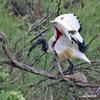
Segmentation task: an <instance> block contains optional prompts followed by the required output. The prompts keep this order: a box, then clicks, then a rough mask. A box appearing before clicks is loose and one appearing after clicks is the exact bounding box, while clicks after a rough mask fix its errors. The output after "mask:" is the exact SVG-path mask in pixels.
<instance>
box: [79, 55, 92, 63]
mask: <svg viewBox="0 0 100 100" xmlns="http://www.w3.org/2000/svg"><path fill="white" fill-rule="evenodd" d="M80 59H81V60H83V61H85V62H88V63H89V64H91V61H90V60H89V59H88V58H87V57H86V56H85V54H84V55H83V56H81V58H80Z"/></svg>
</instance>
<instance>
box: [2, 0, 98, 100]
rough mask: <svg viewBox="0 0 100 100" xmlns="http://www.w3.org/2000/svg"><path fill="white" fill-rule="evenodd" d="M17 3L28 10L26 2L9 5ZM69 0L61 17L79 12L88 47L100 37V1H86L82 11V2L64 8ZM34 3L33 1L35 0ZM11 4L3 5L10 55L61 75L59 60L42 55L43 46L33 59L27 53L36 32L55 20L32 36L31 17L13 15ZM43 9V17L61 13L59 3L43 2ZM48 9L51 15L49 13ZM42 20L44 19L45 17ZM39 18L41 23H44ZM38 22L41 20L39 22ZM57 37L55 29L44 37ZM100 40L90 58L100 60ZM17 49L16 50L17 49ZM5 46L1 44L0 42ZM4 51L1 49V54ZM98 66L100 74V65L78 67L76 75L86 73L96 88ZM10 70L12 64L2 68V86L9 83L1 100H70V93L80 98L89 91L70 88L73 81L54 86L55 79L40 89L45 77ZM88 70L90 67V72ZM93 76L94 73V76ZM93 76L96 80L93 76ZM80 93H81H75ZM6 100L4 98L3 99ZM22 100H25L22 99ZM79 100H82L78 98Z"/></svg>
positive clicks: (3, 27)
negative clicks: (29, 32)
mask: <svg viewBox="0 0 100 100" xmlns="http://www.w3.org/2000/svg"><path fill="white" fill-rule="evenodd" d="M11 1H14V2H17V4H18V5H19V6H22V5H24V7H25V9H26V10H27V11H28V10H29V9H28V8H27V5H26V0H9V2H11ZM66 1H68V0H63V1H62V3H61V6H60V7H61V8H60V9H61V10H60V14H63V13H71V12H73V13H75V15H77V16H78V18H79V20H80V23H81V27H82V30H81V32H80V34H81V35H82V37H83V38H84V40H85V42H86V44H88V43H89V41H90V40H91V39H92V38H93V37H94V36H95V35H99V34H100V18H99V17H100V13H99V12H100V2H99V0H86V2H85V7H84V8H82V7H81V5H80V2H79V3H78V4H77V5H76V6H75V7H73V8H68V9H64V3H65V2H66ZM31 2H33V0H31ZM6 3H7V0H4V2H2V3H1V4H0V30H2V31H3V32H5V33H6V36H7V39H8V48H9V51H10V53H12V55H13V57H14V58H15V56H18V57H19V59H18V60H19V61H20V62H23V63H25V64H27V65H30V64H33V65H34V66H35V67H36V68H40V69H43V70H46V71H49V70H50V69H51V68H52V67H53V68H54V70H53V71H52V74H56V73H57V72H58V68H57V64H56V61H55V57H54V56H53V55H51V54H48V55H44V56H41V57H40V55H41V54H43V51H41V47H40V46H38V47H37V48H35V49H34V50H33V51H32V53H31V55H30V57H29V58H28V57H27V52H28V49H29V47H30V45H31V44H32V43H34V42H35V41H33V42H32V43H31V44H30V43H29V41H30V40H31V39H32V38H33V37H34V36H35V33H36V32H38V33H40V32H41V30H43V29H45V28H46V27H49V20H53V19H54V16H53V17H50V18H49V19H48V21H46V23H44V24H43V25H41V26H40V27H39V28H37V29H34V31H32V32H31V33H33V34H28V35H27V32H28V27H29V26H30V25H31V24H32V23H30V20H29V17H27V15H26V16H24V17H21V18H20V17H19V16H13V15H12V13H11V12H10V13H9V9H5V5H6ZM41 7H42V9H44V14H43V17H46V16H47V13H48V12H49V13H50V15H51V14H52V12H54V9H55V12H57V3H56V0H48V1H47V0H41ZM47 8H49V10H48V9H47ZM46 10H47V12H46ZM41 19H42V18H41ZM41 19H38V20H41ZM38 20H37V21H38ZM37 30H39V31H37ZM52 35H53V31H52V29H50V30H49V31H48V32H46V34H45V35H44V36H43V37H45V38H46V39H47V41H48V40H49V39H50V37H51V36H52ZM21 36H24V38H23V39H22V40H21V41H19V42H18V45H16V46H15V45H14V43H15V42H16V41H17V40H18V39H19V38H20V37H21ZM99 41H100V37H99V36H98V38H96V39H95V40H94V41H92V43H91V44H90V45H89V47H88V50H87V52H86V55H87V57H88V58H89V59H91V60H93V61H94V60H95V61H100V42H99ZM25 44H27V46H25V47H24V48H23V49H22V51H21V52H19V53H18V54H17V55H16V52H17V51H18V50H20V49H21V48H22V47H23V45H25ZM14 46H15V47H16V48H15V47H14ZM0 47H1V43H0ZM1 52H3V51H2V49H1V48H0V53H1ZM2 55H3V54H1V56H0V61H2V60H4V59H5V57H3V56H2ZM73 63H74V65H77V64H80V63H81V61H73ZM66 65H67V62H64V63H63V66H64V68H66V67H67V66H66ZM95 66H97V68H98V71H99V72H100V69H99V67H100V65H96V64H93V65H88V64H83V65H80V66H78V67H76V69H79V70H76V71H75V72H77V71H82V72H83V73H84V74H85V75H86V76H87V79H88V80H89V82H90V83H93V84H94V85H95V84H97V83H98V82H100V80H96V78H95V77H97V78H98V79H100V75H99V73H98V72H95V71H94V69H95V68H94V67H95ZM9 67H10V66H8V65H3V66H0V84H1V85H2V84H6V85H5V86H4V88H0V89H1V90H0V100H25V99H26V100H32V99H34V98H35V99H34V100H39V99H42V100H44V99H45V100H49V99H51V100H52V98H53V99H54V100H69V95H71V94H68V93H69V92H70V91H71V92H72V93H74V95H75V96H76V95H77V94H80V95H81V94H83V93H84V92H85V90H84V89H80V88H78V87H73V86H72V87H69V86H70V85H72V83H71V82H69V81H68V82H65V83H60V80H61V79H59V80H57V84H55V85H51V86H49V85H50V83H52V82H53V80H50V79H48V80H46V81H44V82H41V84H39V85H38V86H37V85H36V83H37V82H39V81H40V80H41V79H43V78H44V77H42V76H38V75H34V74H32V73H28V72H24V71H21V70H19V69H16V68H14V69H13V71H12V73H11V74H9V73H8V71H9ZM86 67H88V68H90V70H89V72H90V73H89V72H88V71H87V69H85V68H86ZM91 73H92V74H91ZM91 76H92V77H91ZM16 77H18V80H17V81H16V82H15V83H14V84H12V85H11V84H8V83H9V82H10V81H12V80H14V79H15V78H16ZM7 84H8V86H7ZM32 84H35V85H36V86H33V87H32V88H29V87H30V86H31V85H32ZM75 93H77V94H75ZM1 98H2V99H1ZM21 98H22V99H21ZM76 100H78V99H77V98H76ZM87 100H88V99H87Z"/></svg>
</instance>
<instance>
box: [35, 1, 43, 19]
mask: <svg viewBox="0 0 100 100" xmlns="http://www.w3.org/2000/svg"><path fill="white" fill-rule="evenodd" d="M33 4H34V5H33V9H34V17H35V19H37V18H39V17H41V16H42V10H41V7H40V0H34V2H33Z"/></svg>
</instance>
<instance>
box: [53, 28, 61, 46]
mask: <svg viewBox="0 0 100 100" xmlns="http://www.w3.org/2000/svg"><path fill="white" fill-rule="evenodd" d="M55 29H56V40H55V41H54V42H53V44H52V46H53V47H54V46H55V44H56V42H57V40H58V39H59V38H60V36H61V35H62V33H61V32H60V31H59V30H58V29H57V28H55Z"/></svg>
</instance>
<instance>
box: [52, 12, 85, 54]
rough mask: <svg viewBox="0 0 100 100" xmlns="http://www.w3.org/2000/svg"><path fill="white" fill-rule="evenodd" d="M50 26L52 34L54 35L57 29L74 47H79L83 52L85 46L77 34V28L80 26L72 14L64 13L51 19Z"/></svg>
mask: <svg viewBox="0 0 100 100" xmlns="http://www.w3.org/2000/svg"><path fill="white" fill-rule="evenodd" d="M52 24H53V25H52V26H53V28H54V33H56V34H54V35H55V36H56V37H57V35H58V33H57V32H56V31H57V30H56V29H58V30H59V31H60V32H59V33H62V34H63V35H64V36H65V37H66V39H67V40H69V42H70V43H72V44H73V46H74V47H75V48H79V50H80V51H81V52H85V50H86V46H85V43H84V40H83V38H82V37H81V35H80V34H79V32H78V30H79V28H80V24H79V21H78V19H77V17H76V16H74V14H72V13H71V14H64V15H60V16H58V17H57V18H55V20H54V21H52Z"/></svg>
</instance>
